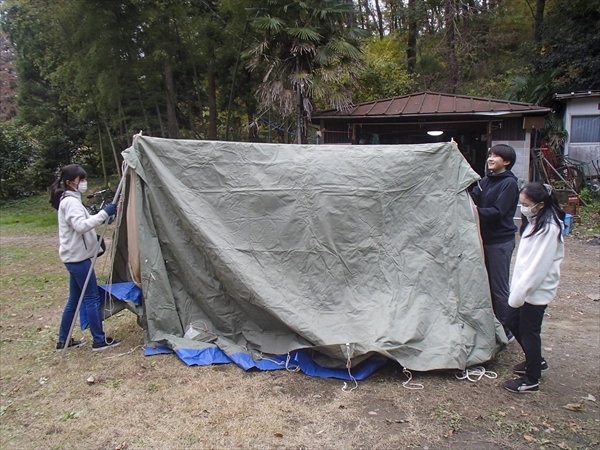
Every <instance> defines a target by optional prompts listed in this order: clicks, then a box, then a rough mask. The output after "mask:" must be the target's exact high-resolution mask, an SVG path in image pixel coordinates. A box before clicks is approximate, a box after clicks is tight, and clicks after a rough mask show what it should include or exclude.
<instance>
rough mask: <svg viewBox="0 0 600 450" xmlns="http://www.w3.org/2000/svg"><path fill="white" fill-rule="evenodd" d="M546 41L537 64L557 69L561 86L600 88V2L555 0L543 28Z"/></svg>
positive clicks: (564, 88) (563, 88) (562, 88)
mask: <svg viewBox="0 0 600 450" xmlns="http://www.w3.org/2000/svg"><path fill="white" fill-rule="evenodd" d="M542 33H543V42H542V45H543V46H542V48H541V49H540V52H539V54H537V55H535V54H534V55H533V56H534V57H535V61H534V62H535V64H536V67H537V69H538V70H539V71H541V72H548V71H551V70H557V71H558V74H557V76H556V80H555V82H556V85H557V90H558V91H560V92H569V91H574V90H588V89H600V2H599V1H597V0H594V1H590V0H555V1H554V2H552V3H551V4H550V8H549V10H548V11H547V14H546V16H545V20H544V26H543V28H542Z"/></svg>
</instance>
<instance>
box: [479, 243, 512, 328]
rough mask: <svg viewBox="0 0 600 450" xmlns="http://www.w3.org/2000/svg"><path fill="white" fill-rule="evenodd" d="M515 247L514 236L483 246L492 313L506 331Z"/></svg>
mask: <svg viewBox="0 0 600 450" xmlns="http://www.w3.org/2000/svg"><path fill="white" fill-rule="evenodd" d="M514 249H515V240H514V238H513V239H512V240H510V241H508V242H503V243H502V244H486V245H484V246H483V250H484V253H485V268H486V269H487V273H488V279H489V282H490V293H491V295H492V307H493V308H494V314H495V315H496V318H497V319H498V321H500V323H501V324H502V325H504V330H505V331H506V320H507V317H508V314H509V312H510V311H509V310H510V309H511V308H510V307H509V306H508V294H509V284H508V280H509V276H510V260H511V258H512V253H513V250H514Z"/></svg>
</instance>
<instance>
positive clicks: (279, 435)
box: [273, 433, 283, 438]
mask: <svg viewBox="0 0 600 450" xmlns="http://www.w3.org/2000/svg"><path fill="white" fill-rule="evenodd" d="M273 436H275V437H278V438H282V437H283V433H275V434H273Z"/></svg>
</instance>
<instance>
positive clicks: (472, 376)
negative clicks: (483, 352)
mask: <svg viewBox="0 0 600 450" xmlns="http://www.w3.org/2000/svg"><path fill="white" fill-rule="evenodd" d="M454 376H456V378H457V379H458V380H469V381H470V382H472V383H476V382H478V381H479V380H481V379H482V378H483V377H486V378H491V379H494V378H498V374H497V373H496V372H492V371H490V370H485V367H483V366H476V367H472V368H470V369H469V368H466V369H465V370H464V371H463V372H460V373H455V374H454Z"/></svg>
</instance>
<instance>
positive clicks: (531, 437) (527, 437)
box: [523, 434, 535, 442]
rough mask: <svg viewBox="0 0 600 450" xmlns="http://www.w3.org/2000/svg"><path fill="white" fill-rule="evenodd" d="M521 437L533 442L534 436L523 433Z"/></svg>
mask: <svg viewBox="0 0 600 450" xmlns="http://www.w3.org/2000/svg"><path fill="white" fill-rule="evenodd" d="M523 439H525V440H526V441H527V442H534V441H535V438H534V437H533V436H529V435H528V434H524V435H523Z"/></svg>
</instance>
